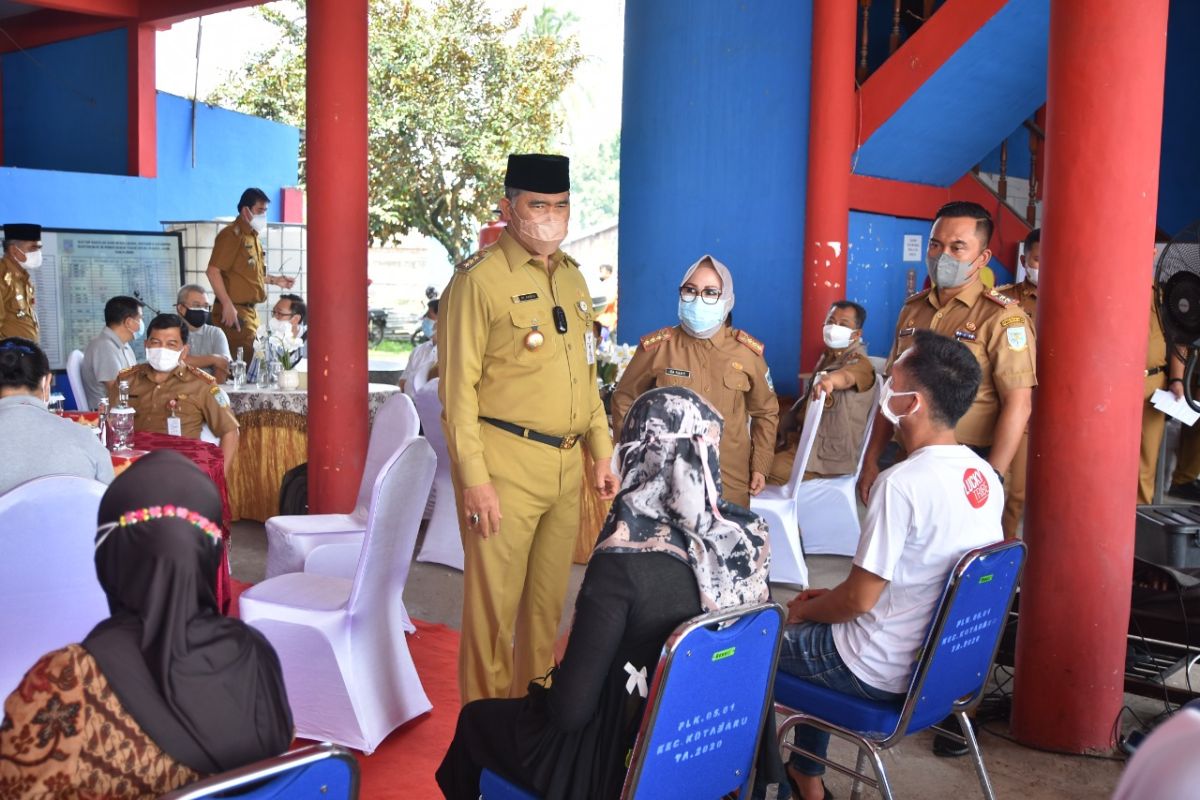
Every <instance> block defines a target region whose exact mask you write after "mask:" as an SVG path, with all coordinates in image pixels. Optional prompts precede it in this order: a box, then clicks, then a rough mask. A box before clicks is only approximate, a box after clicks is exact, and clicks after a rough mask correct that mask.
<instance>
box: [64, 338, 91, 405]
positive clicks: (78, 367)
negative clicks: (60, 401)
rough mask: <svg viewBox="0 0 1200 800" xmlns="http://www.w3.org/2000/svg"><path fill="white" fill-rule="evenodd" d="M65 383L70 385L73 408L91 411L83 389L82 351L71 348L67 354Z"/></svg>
mask: <svg viewBox="0 0 1200 800" xmlns="http://www.w3.org/2000/svg"><path fill="white" fill-rule="evenodd" d="M67 383H69V384H70V385H71V394H72V395H74V396H75V408H77V409H78V410H80V411H91V410H92V404H91V403H89V402H88V399H87V392H85V391H84V390H83V351H82V350H72V351H71V354H70V355H68V356H67Z"/></svg>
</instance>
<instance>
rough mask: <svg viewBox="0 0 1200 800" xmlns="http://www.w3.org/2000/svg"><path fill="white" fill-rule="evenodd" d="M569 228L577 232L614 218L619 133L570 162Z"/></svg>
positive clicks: (618, 181) (617, 198)
mask: <svg viewBox="0 0 1200 800" xmlns="http://www.w3.org/2000/svg"><path fill="white" fill-rule="evenodd" d="M571 187H572V191H571V228H572V230H573V232H575V233H579V232H582V231H585V230H588V229H590V228H595V227H597V226H598V225H602V224H604V223H606V222H616V221H617V208H618V205H619V202H620V194H621V134H620V133H616V134H613V137H612V138H611V139H609V140H608V141H607V142H605V143H603V144H601V145H600V146H599V147H597V148H596V150H595V151H594V152H592V153H591V154H588V155H585V156H584V157H582V158H579V159H576V160H573V161H572V163H571Z"/></svg>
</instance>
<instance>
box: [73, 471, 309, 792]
mask: <svg viewBox="0 0 1200 800" xmlns="http://www.w3.org/2000/svg"><path fill="white" fill-rule="evenodd" d="M181 509H186V510H187V513H186V516H187V517H188V518H180V517H182V516H185V512H183V511H182V510H181ZM147 510H148V512H149V513H148V514H147ZM173 514H179V516H173ZM147 517H149V518H148V519H147ZM189 519H190V520H191V521H189ZM220 519H221V497H220V495H219V494H218V492H217V487H216V486H215V485H214V484H213V482H212V481H211V480H210V479H209V478H208V476H207V475H205V474H204V473H203V472H202V471H201V470H200V469H199V468H198V467H197V466H196V465H195V464H193V463H192V462H191V461H189V460H188V459H187V458H185V457H184V456H182V455H180V454H179V453H176V452H174V451H171V450H158V451H155V452H152V453H150V454H149V455H146V456H144V457H142V458H141V459H139V460H138V461H137V462H135V463H134V464H133V465H132V466H131V467H129V469H128V470H126V471H125V472H124V473H122V474H121V475H120V477H118V478H117V479H116V480H115V481H113V482H112V485H111V486H109V488H108V491H106V492H105V493H104V497H103V499H101V501H100V513H99V519H98V523H99V527H98V529H97V534H96V575H97V577H98V578H99V579H100V586H101V588H103V589H104V593H105V594H106V595H107V596H108V607H109V610H110V611H111V612H112V616H111V617H109V618H108V619H107V620H105V621H104V622H101V623H100V624H99V625H97V626H96V627H95V628H94V629H93V630H92V632H91V633H90V634H88V636H87V638H86V639H84V641H83V646H84V648H85V649H86V650H87V651H88V652H89V653H91V655H92V657H93V658H95V659H96V662H97V664H98V665H99V666H100V671H101V672H102V673H104V677H105V678H107V679H108V682H109V684H110V685H111V686H112V688H113V691H114V692H115V693H116V695H117V699H118V700H120V701H121V705H122V706H123V707H124V709H125V711H126V712H127V713H129V715H130V716H132V717H133V718H134V720H135V721H136V722H137V723H138V725H140V726H141V728H142V730H143V731H145V733H146V735H147V736H149V737H150V738H151V739H152V740H153V741H154V742H155V744H157V745H158V746H159V747H161V748H162V749H163V751H164V752H166V753H167V755H169V756H171V757H172V758H174V759H175V760H176V761H178V762H180V763H182V764H184V765H186V766H188V767H191V768H192V769H194V770H196V771H197V772H200V773H204V774H212V773H216V772H222V771H225V770H229V769H233V768H235V767H239V766H242V765H244V764H248V763H250V762H252V761H257V760H259V759H262V758H268V757H270V756H274V755H278V754H279V753H282V752H283V751H284V750H286V749H287V746H288V744H289V743H290V742H291V740H292V731H293V728H292V715H291V710H290V709H289V707H288V701H287V694H286V692H285V690H284V686H283V674H282V672H281V670H280V667H279V658H278V656H276V655H275V651H274V650H273V649H272V648H271V645H270V644H269V643H268V642H267V640H266V639H265V638H264V637H263V636H262V634H260V633H259V632H258V631H255V630H253V629H252V628H250V627H249V626H247V625H246V624H245V623H243V622H241V621H240V620H236V619H231V618H229V617H224V616H221V614H220V613H219V612H218V610H217V598H216V590H215V586H216V579H217V570H218V569H219V567H220V564H221V548H222V546H223V544H224V542H223V541H222V540H221V538H220V529H219V527H218V526H219V524H220Z"/></svg>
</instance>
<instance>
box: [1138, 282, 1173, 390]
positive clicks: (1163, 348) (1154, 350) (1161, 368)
mask: <svg viewBox="0 0 1200 800" xmlns="http://www.w3.org/2000/svg"><path fill="white" fill-rule="evenodd" d="M1160 302H1161V301H1160V299H1159V290H1158V287H1157V286H1154V287H1153V288H1152V289H1151V292H1150V341H1149V344H1148V345H1147V347H1146V375H1145V380H1144V381H1143V396H1144V397H1145V399H1146V400H1149V399H1150V396H1151V395H1153V394H1154V392H1155V391H1157V390H1158V389H1166V388H1167V387H1168V385H1169V384H1168V383H1167V378H1168V371H1169V370H1168V367H1169V363H1168V362H1167V338H1166V337H1165V336H1164V335H1163V329H1162V319H1160V318H1159V316H1158V315H1159V306H1160ZM1151 370H1158V371H1157V372H1155V373H1154V374H1153V375H1151V374H1150V371H1151Z"/></svg>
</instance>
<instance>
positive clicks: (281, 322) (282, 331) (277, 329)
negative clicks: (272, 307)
mask: <svg viewBox="0 0 1200 800" xmlns="http://www.w3.org/2000/svg"><path fill="white" fill-rule="evenodd" d="M267 327H268V328H270V330H271V334H272V335H273V336H288V335H289V334H291V332H292V323H291V320H286V319H275V318H274V317H271V319H270V320H269V321H268V322H267Z"/></svg>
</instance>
